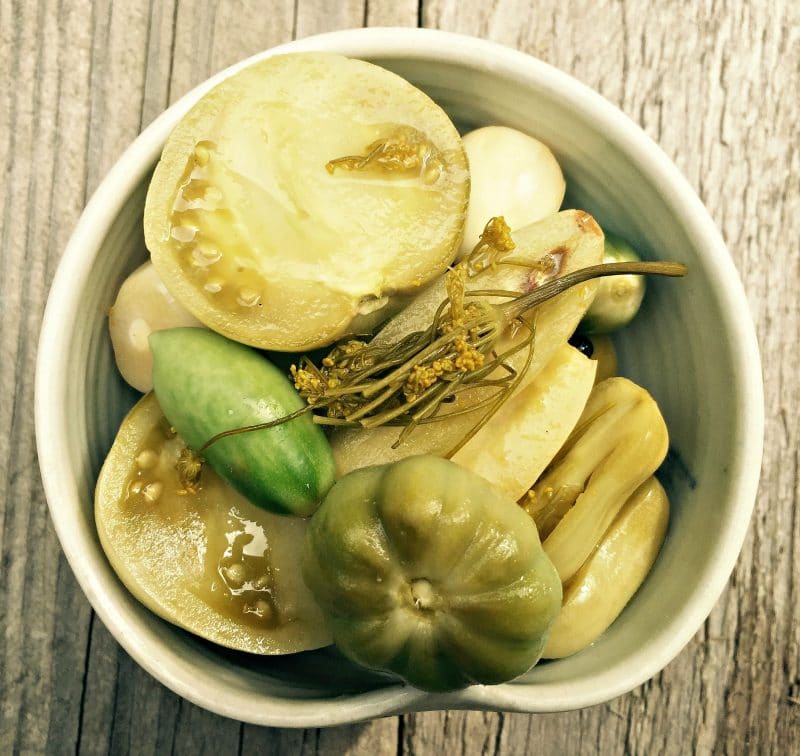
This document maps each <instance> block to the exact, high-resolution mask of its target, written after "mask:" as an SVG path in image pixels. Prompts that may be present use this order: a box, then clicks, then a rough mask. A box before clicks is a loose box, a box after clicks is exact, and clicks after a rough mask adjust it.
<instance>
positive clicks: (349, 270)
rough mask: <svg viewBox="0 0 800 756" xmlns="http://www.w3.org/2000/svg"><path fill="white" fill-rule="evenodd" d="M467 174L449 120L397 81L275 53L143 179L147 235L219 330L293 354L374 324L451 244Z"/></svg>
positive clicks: (436, 267)
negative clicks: (145, 181) (146, 188)
mask: <svg viewBox="0 0 800 756" xmlns="http://www.w3.org/2000/svg"><path fill="white" fill-rule="evenodd" d="M468 198H469V171H468V168H467V161H466V156H465V153H464V150H463V147H462V145H461V139H460V137H459V135H458V132H457V131H456V129H455V127H454V126H453V124H452V123H451V121H450V119H449V118H448V116H447V115H446V114H445V112H444V111H443V110H442V109H441V108H440V107H439V106H438V105H436V104H435V103H434V102H433V101H432V100H431V99H430V98H429V97H428V96H427V95H425V94H424V93H423V92H421V91H420V90H419V89H417V88H416V87H414V86H413V85H411V84H410V83H409V82H407V81H405V80H404V79H402V78H400V77H399V76H397V75H395V74H393V73H391V72H389V71H387V70H385V69H382V68H380V67H378V66H375V65H372V64H370V63H366V62H364V61H360V60H353V59H348V58H344V57H342V56H338V55H332V54H324V53H301V54H292V55H280V56H275V57H272V58H268V59H267V60H264V61H261V62H259V63H256V64H254V65H252V66H249V67H247V68H245V69H243V70H242V71H240V72H238V73H236V74H234V75H233V76H231V77H230V78H228V79H226V80H225V81H223V82H222V83H221V84H219V85H218V86H217V87H216V88H215V89H213V90H212V91H211V92H209V93H208V94H206V95H205V96H204V97H203V98H202V99H201V100H200V101H199V102H198V103H197V104H196V105H195V106H194V107H193V108H192V110H191V111H189V113H188V114H187V115H186V116H185V117H184V118H183V120H182V121H181V122H180V123H179V124H178V126H177V127H176V129H175V130H174V132H173V133H172V135H171V136H170V138H169V140H168V141H167V144H166V147H165V148H164V152H163V155H162V158H161V161H160V162H159V164H158V165H157V167H156V170H155V173H154V175H153V178H152V181H151V184H150V189H149V192H148V195H147V202H146V207H145V239H146V242H147V246H148V248H149V250H150V252H151V255H152V259H153V264H154V265H155V267H156V269H157V270H158V273H159V275H160V276H161V278H162V280H163V281H164V283H165V285H166V286H167V288H168V289H169V290H170V292H171V293H172V295H173V296H174V297H175V298H176V299H177V300H178V301H179V302H181V304H183V306H184V307H186V308H187V309H188V310H189V311H190V312H191V313H192V314H193V315H194V316H195V317H197V318H198V320H200V321H201V322H203V323H204V324H206V325H208V326H209V327H210V328H213V329H214V330H216V331H218V332H220V333H222V334H223V335H225V336H227V337H229V338H232V339H235V340H237V341H241V342H243V343H246V344H250V345H252V346H256V347H259V348H265V349H273V350H281V351H302V350H306V349H310V348H314V347H318V346H324V345H326V344H329V343H331V342H333V341H334V340H336V339H337V338H339V337H341V336H343V335H346V334H347V333H349V332H355V331H359V330H362V329H365V328H369V327H374V325H375V324H376V323H377V322H379V321H380V320H381V319H383V318H385V317H386V316H388V315H389V314H391V311H392V305H393V299H394V297H395V296H396V295H402V294H408V293H412V292H414V291H416V290H418V289H419V288H420V287H422V286H423V285H424V284H425V283H426V282H428V281H429V280H431V279H432V278H433V277H435V276H436V275H438V274H439V273H441V272H442V271H443V270H444V269H445V268H446V266H447V265H448V264H449V262H450V261H451V260H452V258H453V257H454V255H455V252H456V250H457V248H458V245H459V243H460V241H461V236H462V231H463V224H464V219H465V215H466V208H467V202H468Z"/></svg>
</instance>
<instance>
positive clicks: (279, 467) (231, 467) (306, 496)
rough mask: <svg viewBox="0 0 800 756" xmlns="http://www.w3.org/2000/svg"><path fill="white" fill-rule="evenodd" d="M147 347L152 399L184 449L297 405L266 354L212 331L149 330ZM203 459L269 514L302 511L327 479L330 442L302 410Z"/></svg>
mask: <svg viewBox="0 0 800 756" xmlns="http://www.w3.org/2000/svg"><path fill="white" fill-rule="evenodd" d="M150 347H151V349H152V351H153V385H154V390H155V393H156V396H157V397H158V402H159V404H160V405H161V408H162V409H163V411H164V415H165V416H166V417H167V419H168V420H169V422H170V423H171V424H172V425H173V426H174V427H175V428H176V429H177V431H178V433H180V435H181V436H182V437H183V438H184V440H185V441H186V443H187V444H188V445H189V446H190V447H191V448H192V449H195V450H197V449H200V447H202V446H203V444H205V443H206V442H207V441H208V440H209V439H211V438H212V437H213V436H215V435H216V434H217V433H220V432H222V431H225V430H229V429H232V428H242V427H245V426H249V425H256V424H258V423H263V422H268V421H270V420H275V419H277V418H280V417H284V416H285V415H288V414H289V413H291V412H294V411H295V410H298V409H300V408H301V407H303V406H305V402H304V401H303V399H302V398H301V397H300V396H299V394H298V393H297V392H296V391H295V389H294V387H293V386H292V384H291V383H290V382H289V380H288V378H287V377H286V376H285V375H284V374H283V373H281V371H280V370H278V369H277V368H276V367H275V366H274V365H272V364H271V363H270V362H269V361H268V360H266V359H265V358H264V357H263V356H261V355H260V354H259V353H258V352H256V351H255V350H254V349H251V348H249V347H246V346H244V345H242V344H238V343H236V342H234V341H230V340H229V339H226V338H225V337H224V336H220V335H219V334H217V333H214V332H213V331H209V330H206V329H201V328H173V329H169V330H164V331H157V332H154V333H152V334H151V335H150ZM203 457H204V458H205V459H206V461H207V462H208V463H209V464H210V465H211V467H213V468H214V470H216V472H217V473H218V474H219V475H221V476H222V477H223V478H225V480H227V481H228V483H230V484H231V485H232V486H233V487H234V488H235V489H236V490H238V491H239V492H240V493H241V494H242V495H244V496H245V497H247V498H248V499H249V500H250V501H251V502H252V503H253V504H256V505H257V506H260V507H263V508H264V509H266V510H269V511H270V512H275V513H277V514H287V515H299V516H301V517H305V516H307V515H310V514H311V513H312V512H313V511H314V510H315V509H316V508H317V506H318V504H319V502H320V500H321V499H322V497H323V496H324V495H325V493H326V492H327V491H328V489H329V488H330V487H331V485H332V484H333V480H334V464H333V455H332V453H331V449H330V444H329V443H328V441H327V439H326V438H325V435H324V433H323V432H322V430H321V429H320V428H319V427H318V426H316V425H315V424H314V422H313V421H312V419H311V417H310V415H303V416H301V417H298V418H296V419H294V420H290V421H288V422H286V423H283V424H280V425H277V426H275V427H273V428H268V429H266V430H258V431H252V432H248V433H240V434H237V435H234V436H229V437H227V438H223V439H220V440H219V441H217V442H215V443H214V444H212V445H211V446H210V447H209V448H208V449H206V450H204V451H203Z"/></svg>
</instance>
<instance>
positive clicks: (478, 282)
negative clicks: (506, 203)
mask: <svg viewBox="0 0 800 756" xmlns="http://www.w3.org/2000/svg"><path fill="white" fill-rule="evenodd" d="M513 238H514V241H515V242H516V244H517V248H516V249H515V250H514V251H513V252H512V253H511V254H510V255H509V257H508V258H506V263H508V264H502V263H501V264H498V265H496V266H495V268H494V269H492V268H490V269H487V270H486V271H485V272H484V273H481V274H480V275H477V276H475V277H474V278H472V279H468V281H467V289H468V290H476V289H478V290H480V289H493V290H496V289H502V290H505V291H514V292H520V293H522V292H526V291H530V290H532V289H533V288H535V287H536V286H538V285H539V284H540V283H541V282H542V281H544V280H549V278H548V277H549V276H552V275H553V274H557V275H564V274H566V273H569V272H571V271H573V270H577V269H579V268H585V267H587V266H589V265H596V264H598V263H599V262H600V261H601V259H602V256H603V232H602V231H601V230H600V227H599V226H598V225H597V223H595V221H594V219H593V218H592V217H591V216H590V215H588V214H587V213H585V212H582V211H579V210H567V211H564V212H561V213H558V214H557V215H553V216H551V217H549V218H547V219H545V220H542V221H539V222H537V223H533V224H531V225H530V226H526V227H525V228H523V229H520V230H519V231H515V232H514V233H513ZM511 263H513V264H511ZM594 291H595V285H594V283H593V282H587V283H585V284H580V285H578V286H575V287H573V288H572V289H570V290H568V291H566V292H564V293H562V294H560V295H559V296H558V297H556V298H554V299H552V300H550V301H548V302H545V303H543V304H541V305H539V306H538V307H537V308H535V309H534V310H532V311H531V314H530V317H529V322H530V323H531V324H532V326H533V327H534V328H535V329H536V338H535V341H534V352H533V359H532V361H531V364H530V367H529V369H528V371H527V373H526V374H525V377H524V379H523V381H522V382H521V383H520V385H519V387H518V391H521V390H523V389H524V388H525V386H527V385H528V384H530V383H531V382H532V381H533V380H534V379H535V378H536V376H537V375H538V374H539V373H540V372H541V370H542V369H543V368H544V366H545V365H547V363H548V362H550V360H551V359H552V357H553V355H554V354H555V352H556V351H557V350H558V349H559V348H560V347H561V346H563V345H564V344H565V343H566V342H567V339H568V338H569V337H570V336H571V335H572V333H573V332H574V330H575V328H576V326H577V325H578V323H579V322H580V320H581V318H582V317H583V313H584V312H585V311H586V309H587V308H588V307H589V305H590V304H591V302H592V297H593V296H594ZM446 296H447V294H446V290H445V282H444V279H440V280H437V281H436V282H434V283H433V284H432V285H431V286H430V287H429V288H428V289H427V290H426V291H425V292H423V293H422V294H420V295H419V296H418V297H417V298H416V299H415V300H414V301H413V302H411V304H409V305H408V307H406V308H405V309H404V310H403V311H402V312H401V313H400V314H399V315H397V316H396V317H394V318H393V319H392V320H390V321H389V322H388V323H387V324H386V326H385V327H384V328H383V329H382V330H381V331H380V332H379V333H378V334H377V335H376V337H375V342H376V343H387V344H395V343H397V342H398V341H400V339H402V338H403V337H404V336H405V335H406V334H408V333H411V332H413V331H418V330H423V329H425V328H427V327H428V326H429V325H430V323H431V322H432V320H433V317H434V313H435V312H436V310H437V308H438V307H439V305H440V304H441V303H442V302H443V301H444V299H445V297H446ZM497 301H498V302H500V301H505V300H503V299H500V298H498V299H497ZM520 331H522V332H517V333H516V334H507V336H506V337H505V338H504V339H502V343H501V344H499V345H498V347H497V351H498V352H502V351H503V350H505V349H507V348H508V347H509V346H510V345H511V344H513V343H514V342H515V341H517V340H519V339H522V338H524V336H525V333H524V331H525V329H520ZM509 363H510V364H511V366H512V367H513V368H514V369H515V370H521V369H522V368H523V367H524V363H525V352H524V350H523V351H521V352H519V353H517V354H516V355H514V356H513V357H512V358H511V359H510V360H509ZM491 391H492V390H491V389H482V390H476V391H471V392H469V393H467V392H465V393H463V394H461V395H459V399H458V400H457V401H455V402H454V403H453V404H451V405H450V406H449V407H448V408H446V410H445V412H446V413H448V414H450V415H453V416H452V417H448V418H447V419H443V420H439V421H436V422H431V423H426V424H422V425H420V426H418V427H417V428H416V429H415V430H414V432H413V433H411V434H409V435H408V436H407V438H406V439H405V440H404V442H403V443H402V444H401V445H399V446H398V447H397V448H392V445H393V444H394V443H395V442H396V441H397V439H398V436H399V434H400V430H401V429H399V428H397V427H389V426H387V427H381V428H376V429H370V430H364V429H347V430H339V431H336V432H335V433H334V434H333V435H332V439H331V443H332V447H333V453H334V458H335V460H336V465H337V472H338V474H339V475H344V474H345V473H347V472H349V471H350V470H354V469H357V468H359V467H364V466H366V465H375V464H385V463H388V462H393V461H396V460H398V459H402V458H404V457H408V456H411V455H413V454H438V455H442V454H446V453H447V452H449V451H450V450H451V449H452V448H453V447H454V446H455V445H456V444H457V443H458V442H459V441H460V440H461V439H462V438H463V437H464V435H465V434H466V433H467V432H468V431H469V430H470V429H471V428H472V427H473V426H474V425H475V424H476V423H477V422H478V421H479V420H480V418H481V416H482V411H481V410H478V411H474V412H469V411H468V410H469V408H470V407H471V406H474V405H475V403H477V402H478V401H479V400H480V399H482V398H484V397H486V396H487V393H488V392H491ZM465 410H466V411H465ZM455 413H461V414H455Z"/></svg>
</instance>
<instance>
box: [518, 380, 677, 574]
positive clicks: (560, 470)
mask: <svg viewBox="0 0 800 756" xmlns="http://www.w3.org/2000/svg"><path fill="white" fill-rule="evenodd" d="M668 444H669V436H668V433H667V426H666V424H665V422H664V418H663V417H662V416H661V412H660V410H659V409H658V405H657V404H656V402H655V400H654V399H653V397H651V396H650V394H649V393H647V391H645V390H644V389H643V388H642V387H641V386H637V385H636V384H635V383H633V382H631V381H629V380H627V379H626V378H609V379H608V380H606V381H603V382H602V383H600V384H598V385H597V386H595V387H594V389H593V390H592V393H591V395H590V396H589V401H588V402H587V403H586V407H585V408H584V410H583V414H582V415H581V419H580V420H579V421H578V424H577V426H576V428H575V430H574V431H573V433H572V435H571V436H570V438H569V439H568V440H567V443H566V444H565V445H564V447H563V448H562V450H561V451H560V452H559V454H558V456H557V457H556V459H555V460H554V462H553V463H552V464H551V465H550V467H549V468H548V470H547V471H546V472H545V474H544V475H543V476H542V477H541V478H540V479H539V480H538V481H537V483H536V485H535V486H534V487H533V489H532V490H531V493H530V494H529V496H528V499H529V500H528V501H527V502H526V503H525V505H524V506H525V509H526V511H527V512H528V514H530V515H531V516H532V517H533V518H534V521H535V522H536V526H537V527H538V528H539V534H540V536H541V538H542V542H543V544H544V549H545V552H546V553H547V555H548V556H549V557H550V559H551V560H552V561H553V564H555V566H556V569H557V570H558V574H559V576H560V577H561V580H562V582H564V583H566V582H568V581H569V580H570V579H571V578H572V576H573V575H574V574H575V573H576V572H577V571H578V570H579V569H580V567H581V565H582V564H583V563H584V562H585V561H586V559H587V558H588V557H589V556H590V555H591V553H592V551H593V550H594V548H595V547H596V546H597V544H598V542H599V541H600V539H601V538H602V536H603V534H604V533H605V532H606V530H608V527H609V526H610V525H611V523H612V522H613V521H614V518H615V517H616V516H617V514H618V513H619V511H620V509H621V508H622V505H623V504H624V503H625V501H627V499H628V498H629V497H630V496H631V494H633V492H634V491H635V490H636V489H637V488H638V487H639V486H640V485H641V484H642V483H644V481H645V480H647V479H648V478H649V477H650V476H651V475H652V474H653V473H654V472H655V471H656V469H657V468H658V466H659V465H660V464H661V462H662V461H663V459H664V456H665V455H666V453H667V447H668Z"/></svg>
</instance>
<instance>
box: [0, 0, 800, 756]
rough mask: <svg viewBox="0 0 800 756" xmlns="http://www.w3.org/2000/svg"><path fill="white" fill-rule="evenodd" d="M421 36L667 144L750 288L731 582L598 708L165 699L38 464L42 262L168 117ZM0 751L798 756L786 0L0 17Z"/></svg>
mask: <svg viewBox="0 0 800 756" xmlns="http://www.w3.org/2000/svg"><path fill="white" fill-rule="evenodd" d="M419 20H421V22H422V23H423V25H425V26H429V27H436V28H441V29H447V30H452V31H458V32H462V33H466V34H473V35H478V36H483V37H487V38H490V39H494V40H496V41H499V42H502V43H505V44H507V45H510V46H513V47H517V48H519V49H521V50H525V51H527V52H530V53H532V54H534V55H537V56H539V57H541V58H543V59H544V60H546V61H548V62H550V63H552V64H554V65H556V66H558V67H559V68H561V69H563V70H565V71H567V72H569V73H571V74H573V75H575V76H577V77H578V78H579V79H581V80H583V81H584V82H586V83H587V84H589V85H590V86H592V87H594V88H596V89H597V90H599V91H600V92H601V93H602V94H604V95H605V96H606V97H607V98H609V99H610V100H611V101H612V102H614V103H615V104H617V105H618V106H619V107H621V108H622V109H623V110H624V111H625V112H626V113H628V114H629V115H630V116H631V117H632V118H633V119H634V120H636V121H637V122H638V123H640V124H641V125H642V126H643V128H644V129H645V130H646V131H647V132H648V133H649V134H650V135H651V136H652V137H653V138H654V139H655V140H656V141H658V142H659V144H660V145H661V146H662V147H663V148H664V150H665V151H666V152H667V154H669V155H670V157H672V159H673V160H675V162H676V163H677V164H678V166H679V167H680V168H681V170H682V171H683V172H684V173H685V174H686V176H687V177H688V179H689V181H690V182H691V183H692V184H693V185H694V187H695V188H696V189H697V191H698V192H699V194H700V196H701V197H702V199H703V200H704V202H705V203H706V205H707V206H708V208H709V210H710V211H711V214H712V216H713V217H714V218H715V219H716V220H717V222H718V223H719V225H720V227H721V229H722V232H723V234H724V236H725V239H726V241H727V243H728V245H729V247H730V250H731V254H732V255H733V258H734V260H735V262H736V264H737V266H738V267H739V270H740V271H741V273H742V277H743V279H744V282H745V286H746V288H747V291H748V296H749V301H750V307H751V311H752V314H753V317H754V319H755V322H756V327H757V330H758V335H759V340H760V345H761V350H762V359H763V365H764V378H765V386H766V411H767V434H766V445H765V456H764V465H763V471H762V481H761V487H760V492H759V497H758V501H757V503H756V511H755V515H754V518H753V522H752V526H751V529H750V533H749V535H748V538H747V541H746V543H745V547H744V550H743V552H742V555H741V558H740V559H739V562H738V564H737V567H736V571H735V573H734V575H733V577H732V579H731V581H730V584H729V586H728V588H727V590H726V591H725V593H724V594H723V596H722V598H721V600H720V602H719V603H718V605H717V607H716V608H715V610H714V611H713V613H712V615H711V617H710V618H709V620H708V621H707V622H706V624H705V626H704V628H703V630H702V631H701V632H700V633H699V634H698V636H697V637H696V638H695V639H694V640H693V641H692V642H691V643H690V644H689V646H688V647H687V648H686V649H685V650H684V651H683V652H682V653H681V654H680V656H679V657H678V658H677V659H676V660H675V661H674V662H673V663H672V664H670V665H669V666H668V667H667V668H666V670H664V672H662V673H661V674H660V675H658V676H657V677H656V678H655V679H653V680H652V681H651V682H649V683H647V684H646V685H644V686H642V687H641V688H639V689H637V690H635V691H633V692H632V693H630V694H628V695H626V696H623V697H620V698H619V699H617V700H615V701H613V702H611V703H610V704H606V705H603V706H597V707H593V708H591V709H586V710H583V711H579V712H570V713H563V714H551V715H545V716H531V715H522V714H487V713H478V712H437V713H424V714H416V715H410V716H406V717H394V718H388V719H384V720H378V721H374V722H370V723H367V724H363V725H356V726H352V727H340V728H333V729H329V730H278V729H270V728H258V727H253V726H249V725H241V724H239V723H236V722H233V721H231V720H226V719H223V718H220V717H217V716H215V715H213V714H210V713H208V712H205V711H203V710H201V709H198V708H197V707H195V706H193V705H191V704H188V703H187V702H185V701H183V700H181V699H179V698H178V697H176V696H175V695H173V694H172V693H171V692H169V691H168V690H167V689H165V688H164V687H162V686H161V685H160V684H159V683H157V682H155V681H154V680H153V679H152V678H150V677H149V676H148V675H147V674H146V673H145V672H143V671H142V670H141V669H140V668H139V667H138V666H137V665H136V664H135V663H134V662H133V661H131V659H130V658H129V657H128V656H127V654H126V653H125V652H123V651H122V650H121V649H120V648H119V646H118V645H117V644H116V642H115V641H114V640H113V639H112V638H111V636H110V635H109V633H108V632H107V631H106V630H105V628H104V627H103V626H102V624H101V623H100V622H99V621H98V620H96V618H95V617H94V614H93V612H92V611H91V609H90V607H89V605H88V603H87V602H86V600H85V598H84V597H83V595H82V593H81V592H80V590H79V589H78V587H77V585H76V583H75V580H74V578H73V577H72V574H71V572H70V570H69V568H68V566H67V565H66V562H65V561H64V559H63V557H62V556H61V552H60V548H59V545H58V542H57V539H56V537H55V534H54V532H53V529H52V526H51V525H50V522H49V519H48V516H47V510H46V505H45V502H44V498H43V494H42V489H41V483H40V480H39V473H38V468H37V461H36V453H35V445H34V433H33V420H32V416H33V409H32V408H33V373H34V361H35V353H36V341H37V336H38V331H39V327H40V322H41V317H42V312H43V308H44V302H45V300H46V296H47V290H48V286H49V284H50V281H51V279H52V276H53V273H54V269H55V266H56V264H57V262H58V259H59V257H60V254H61V251H62V249H63V248H64V246H65V244H66V241H67V238H68V236H69V233H70V231H71V229H72V227H73V225H74V223H75V221H76V219H77V218H78V216H79V214H80V212H81V209H82V207H83V205H84V204H85V202H86V200H87V198H88V196H89V195H90V194H91V192H92V191H93V190H94V188H95V187H96V186H97V184H98V182H99V181H100V179H101V178H102V176H103V175H104V174H105V173H106V171H107V170H108V169H109V168H110V167H111V165H112V164H113V162H114V161H115V159H116V158H117V156H118V155H119V154H120V152H121V151H122V150H123V148H124V147H125V146H126V145H127V144H128V143H129V142H130V141H131V140H132V139H133V137H134V136H135V135H136V134H137V133H138V132H139V131H140V130H141V129H142V128H143V127H144V126H145V125H147V123H149V122H150V121H151V120H152V119H153V118H154V117H155V116H156V115H157V114H158V113H159V112H160V111H161V110H162V109H163V108H164V107H165V106H166V105H168V104H169V103H170V102H172V101H174V100H175V99H176V98H177V97H179V96H180V95H181V94H183V93H184V92H186V91H187V90H188V89H189V88H191V87H192V86H193V85H194V84H196V83H198V82H200V81H202V80H203V79H205V78H206V77H207V76H208V75H209V74H211V73H213V72H214V71H216V70H218V69H220V68H222V67H224V66H226V65H228V64H230V63H232V62H234V61H236V60H239V59H240V58H242V57H245V56H246V55H249V54H251V53H254V52H256V51H258V50H261V49H264V48H267V47H270V46H272V45H274V44H277V43H280V42H283V41H286V40H289V39H291V38H292V37H293V36H305V35H308V34H313V33H317V32H322V31H329V30H332V29H338V28H346V27H354V26H362V25H364V24H368V25H392V24H396V25H409V26H414V25H416V24H417V23H418V21H419ZM0 75H1V76H2V77H3V78H2V84H3V86H2V87H0V166H2V169H3V174H2V176H3V181H2V184H0V213H2V215H1V216H0V218H1V219H2V220H1V224H2V225H0V256H1V259H0V354H2V355H3V360H2V361H1V362H0V392H2V393H0V396H2V397H3V398H2V399H1V400H0V493H1V494H2V498H0V511H1V512H2V517H0V552H2V573H1V579H0V627H1V628H2V636H0V637H2V641H0V753H43V752H47V753H61V752H69V753H81V754H83V753H98V754H100V753H115V754H117V753H137V754H139V753H143V754H147V753H153V754H161V753H187V754H188V753H192V754H196V753H215V754H217V753H238V752H241V753H266V754H270V753H274V754H284V753H301V754H317V753H364V754H378V753H389V754H395V753H407V754H420V755H422V754H440V753H443V752H445V753H448V754H449V753H460V754H485V753H504V754H515V753H527V752H531V751H537V752H542V753H553V754H562V753H603V754H605V753H616V752H625V753H637V754H638V753H642V754H644V753H647V754H678V753H687V752H696V753H736V754H738V753H798V752H800V658H799V657H800V628H799V625H800V622H799V621H798V620H800V617H799V616H798V602H799V601H800V595H799V594H800V577H799V576H798V558H800V516H798V513H797V506H796V505H797V500H798V490H799V489H800V474H799V473H798V468H800V451H799V450H800V430H798V423H797V408H798V407H800V378H798V373H797V370H796V369H795V365H796V362H797V360H796V357H795V354H794V351H795V350H796V343H795V342H796V334H797V332H798V330H800V304H798V302H799V301H800V300H798V296H797V291H798V285H800V249H798V243H797V240H798V238H800V125H799V124H800V98H799V97H798V93H800V10H798V5H797V4H796V3H794V2H791V1H790V0H700V1H699V2H693V3H686V2H678V1H677V0H665V2H661V3H650V2H647V0H568V1H567V2H565V1H564V0H537V2H532V1H530V0H495V1H494V2H492V3H484V2H478V0H429V1H428V2H423V3H422V5H421V6H418V5H417V3H416V2H413V3H412V2H408V0H399V1H398V2H391V1H390V0H380V1H378V0H369V1H368V2H364V1H363V0H344V1H343V2H332V1H327V0H291V1H289V0H287V1H281V0H277V1H274V2H270V3H263V2H256V0H238V1H236V0H219V1H218V2H190V0H150V2H149V3H119V2H117V3H114V2H111V0H94V1H90V0H38V2H36V3H28V2H22V0H0Z"/></svg>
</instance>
